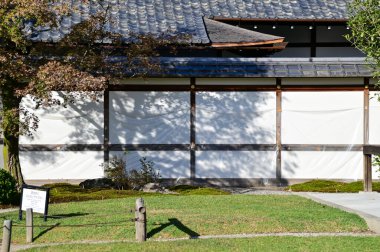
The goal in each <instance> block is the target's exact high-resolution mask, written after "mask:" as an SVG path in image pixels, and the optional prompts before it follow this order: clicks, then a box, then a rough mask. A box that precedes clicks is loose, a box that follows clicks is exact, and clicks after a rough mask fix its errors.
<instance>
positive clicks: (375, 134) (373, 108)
mask: <svg viewBox="0 0 380 252" xmlns="http://www.w3.org/2000/svg"><path fill="white" fill-rule="evenodd" d="M369 95H370V100H369V143H370V144H380V130H379V129H380V116H379V115H380V101H379V100H378V98H379V95H380V93H379V92H374V91H372V92H370V93H369Z"/></svg>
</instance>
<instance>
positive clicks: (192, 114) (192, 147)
mask: <svg viewBox="0 0 380 252" xmlns="http://www.w3.org/2000/svg"><path fill="white" fill-rule="evenodd" d="M195 111H196V104H195V78H191V79H190V179H191V180H194V179H195V178H196V171H195V116H196V112H195Z"/></svg>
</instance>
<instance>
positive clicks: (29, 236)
mask: <svg viewBox="0 0 380 252" xmlns="http://www.w3.org/2000/svg"><path fill="white" fill-rule="evenodd" d="M26 242H28V243H31V242H33V209H32V208H28V209H26Z"/></svg>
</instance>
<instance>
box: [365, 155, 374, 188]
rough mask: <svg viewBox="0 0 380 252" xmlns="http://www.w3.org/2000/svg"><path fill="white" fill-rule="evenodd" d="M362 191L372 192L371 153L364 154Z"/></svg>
mask: <svg viewBox="0 0 380 252" xmlns="http://www.w3.org/2000/svg"><path fill="white" fill-rule="evenodd" d="M363 162H364V178H363V180H364V191H365V192H372V155H364V161H363Z"/></svg>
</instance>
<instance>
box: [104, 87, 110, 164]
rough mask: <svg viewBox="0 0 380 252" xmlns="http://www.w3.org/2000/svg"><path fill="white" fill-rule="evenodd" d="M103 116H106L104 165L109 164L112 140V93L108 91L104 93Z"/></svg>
mask: <svg viewBox="0 0 380 252" xmlns="http://www.w3.org/2000/svg"><path fill="white" fill-rule="evenodd" d="M103 110H104V112H103V115H104V124H103V134H104V136H103V137H104V141H103V151H104V163H107V162H108V161H109V160H110V152H109V143H110V142H109V140H110V129H109V125H110V92H109V91H108V89H107V90H105V91H104V103H103Z"/></svg>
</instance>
